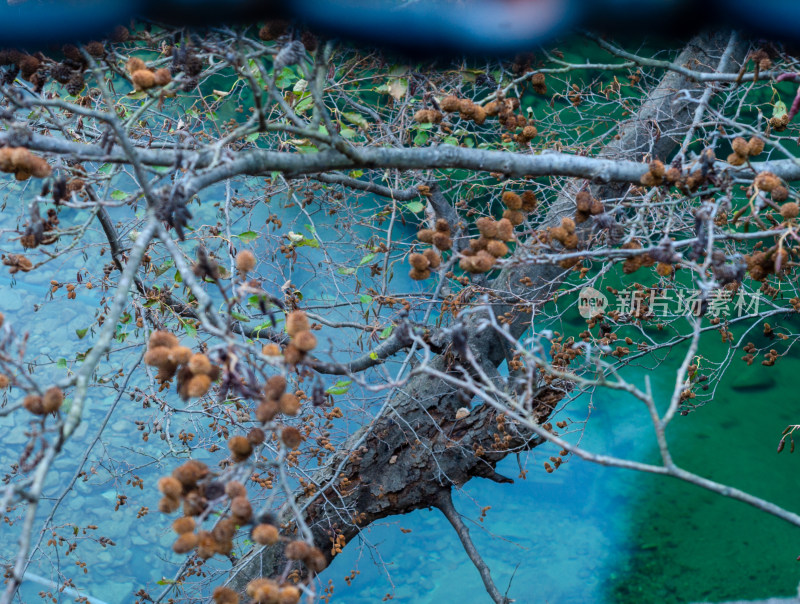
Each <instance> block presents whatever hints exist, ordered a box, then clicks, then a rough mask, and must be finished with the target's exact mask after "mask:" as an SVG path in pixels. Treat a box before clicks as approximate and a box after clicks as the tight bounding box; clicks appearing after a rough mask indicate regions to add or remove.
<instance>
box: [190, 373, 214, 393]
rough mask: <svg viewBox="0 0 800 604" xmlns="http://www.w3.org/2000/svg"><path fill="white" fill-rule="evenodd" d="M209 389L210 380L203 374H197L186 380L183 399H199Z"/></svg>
mask: <svg viewBox="0 0 800 604" xmlns="http://www.w3.org/2000/svg"><path fill="white" fill-rule="evenodd" d="M210 388H211V378H210V377H209V376H207V375H204V374H202V373H201V374H198V375H195V376H193V377H192V378H191V379H189V380H187V381H186V383H185V384H184V389H183V394H184V395H185V396H184V398H200V397H201V396H205V394H206V393H207V392H208V391H209V389H210Z"/></svg>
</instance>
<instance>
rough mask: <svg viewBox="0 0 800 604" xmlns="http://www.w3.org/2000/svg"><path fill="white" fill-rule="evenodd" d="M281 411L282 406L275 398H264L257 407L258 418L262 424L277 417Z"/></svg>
mask: <svg viewBox="0 0 800 604" xmlns="http://www.w3.org/2000/svg"><path fill="white" fill-rule="evenodd" d="M278 413H280V407H279V406H278V401H276V400H274V399H266V400H263V401H262V402H261V403H260V404H259V405H258V407H256V412H255V415H256V419H257V420H258V421H260V422H261V423H262V424H266V423H267V422H271V421H272V420H273V419H275V416H276V415H278Z"/></svg>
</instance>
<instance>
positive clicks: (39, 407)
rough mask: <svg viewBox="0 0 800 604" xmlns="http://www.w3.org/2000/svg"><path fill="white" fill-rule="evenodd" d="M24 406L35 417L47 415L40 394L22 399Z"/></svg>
mask: <svg viewBox="0 0 800 604" xmlns="http://www.w3.org/2000/svg"><path fill="white" fill-rule="evenodd" d="M22 406H23V407H25V409H27V410H28V411H30V412H31V413H33V414H34V415H46V413H45V412H44V405H43V403H42V397H41V396H39V395H38V394H29V395H28V396H26V397H25V398H24V399H22Z"/></svg>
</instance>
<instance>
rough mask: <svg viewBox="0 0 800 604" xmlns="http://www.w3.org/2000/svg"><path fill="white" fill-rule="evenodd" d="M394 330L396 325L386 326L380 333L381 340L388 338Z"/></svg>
mask: <svg viewBox="0 0 800 604" xmlns="http://www.w3.org/2000/svg"><path fill="white" fill-rule="evenodd" d="M392 331H394V325H389V327H387V328H385V329H384V330H383V331H382V332H381V333H380V337H381V340H385V339H386V338H388V337H389V336H390V335H392Z"/></svg>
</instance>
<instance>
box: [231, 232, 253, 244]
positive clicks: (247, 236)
mask: <svg viewBox="0 0 800 604" xmlns="http://www.w3.org/2000/svg"><path fill="white" fill-rule="evenodd" d="M236 236H237V237H238V238H239V239H241V240H242V241H244V242H245V243H250V242H251V241H254V240H256V239H258V233H256V232H255V231H245V232H244V233H239V234H238V235H236Z"/></svg>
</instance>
